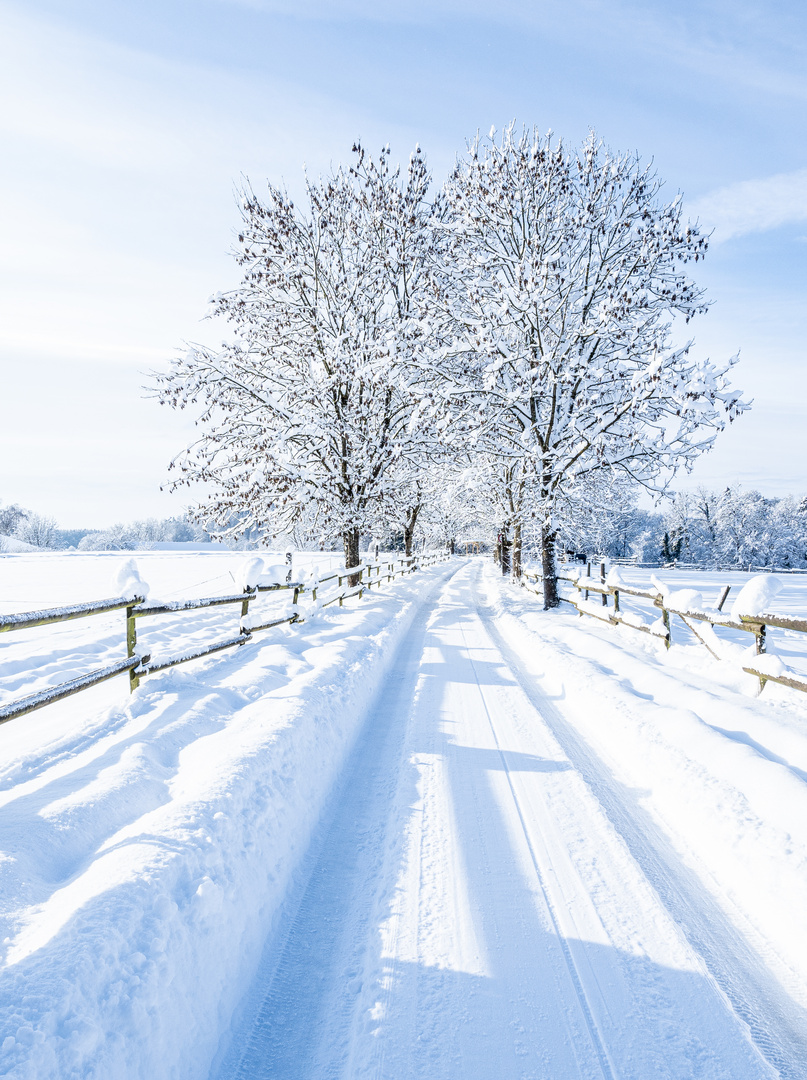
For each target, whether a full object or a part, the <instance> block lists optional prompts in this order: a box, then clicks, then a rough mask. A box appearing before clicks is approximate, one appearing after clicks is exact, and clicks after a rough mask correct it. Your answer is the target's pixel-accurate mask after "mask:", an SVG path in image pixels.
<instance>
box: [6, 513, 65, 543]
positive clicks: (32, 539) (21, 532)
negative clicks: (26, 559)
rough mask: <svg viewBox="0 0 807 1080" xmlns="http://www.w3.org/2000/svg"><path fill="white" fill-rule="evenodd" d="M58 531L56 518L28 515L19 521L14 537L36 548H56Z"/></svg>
mask: <svg viewBox="0 0 807 1080" xmlns="http://www.w3.org/2000/svg"><path fill="white" fill-rule="evenodd" d="M58 531H59V527H58V525H57V524H56V519H55V518H52V517H47V516H46V515H44V514H31V513H27V514H25V516H24V517H23V518H21V519H20V520H19V521H18V523H17V526H16V529H15V530H14V535H15V536H17V537H18V538H19V539H20V540H23V541H24V542H25V543H26V544H33V546H34V547H41V548H49V547H53V546H55V543H56V540H57V534H58Z"/></svg>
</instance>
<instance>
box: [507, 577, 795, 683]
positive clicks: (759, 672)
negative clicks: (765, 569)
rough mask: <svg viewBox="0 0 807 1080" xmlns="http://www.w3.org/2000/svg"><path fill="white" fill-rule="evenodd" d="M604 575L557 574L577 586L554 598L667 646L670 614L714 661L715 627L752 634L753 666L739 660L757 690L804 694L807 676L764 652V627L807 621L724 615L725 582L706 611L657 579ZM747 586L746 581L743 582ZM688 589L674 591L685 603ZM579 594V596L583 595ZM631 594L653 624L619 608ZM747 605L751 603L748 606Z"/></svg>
mask: <svg viewBox="0 0 807 1080" xmlns="http://www.w3.org/2000/svg"><path fill="white" fill-rule="evenodd" d="M608 578H609V579H610V580H609V579H607V578H606V575H605V563H600V579H599V581H597V580H596V579H595V578H592V577H591V563H589V564H588V565H587V567H586V574H585V576H583V575H582V574H580V575H576V576H574V577H570V576H568V575H565V574H558V580H559V581H564V582H567V583H568V584H570V585H572V586H573V588H574V589H576V590H577V593H578V596H577V597H571V598H570V597H568V596H563V595H561V596H560V597H559V599H560V600H562V601H563V603H565V604H570V605H571V606H572V607H574V608H575V609H576V610H577V612H578V613H579V614H580V615H581V616H582V615H589V616H591V617H592V618H595V619H600V620H601V621H602V622H606V623H608V624H610V625H611V626H620V625H622V626H629V627H631V628H632V629H634V630H641V631H642V632H643V633H646V634H650V635H652V636H653V637H657V638H660V639H661V640H662V641H663V642H664V644H665V645H666V647H667V648H668V649H669V647H670V644H671V641H672V634H671V629H670V616H671V615H675V616H677V617H678V618H679V619H681V621H682V622H683V623H684V625H685V626H686V627H687V628H688V629H689V630H690V631H691V632H692V634H693V635H694V637H695V639H696V640H697V641H698V642H699V643H700V644H701V645H703V646H704V647H705V648H706V649H708V650H709V652H710V653H711V654H712V656H713V657H714V658H715V659H716V660H722V659H724V657H723V656H721V655H720V642H719V639H718V638H717V635H716V634H715V629H716V628H721V627H722V628H723V629H725V630H742V631H744V632H746V633H751V634H753V635H754V639H755V644H756V654H757V656H758V657H759V660H757V661H756V662H755V664H753V665H745V664H743V671H745V672H747V673H748V674H749V675H754V676H756V677H757V678H758V679H759V689H760V693H761V692H762V690H764V688H765V684H766V683H767V682H775V683H780V684H781V685H782V686H789V687H790V688H791V689H793V690H801V691H804V692H807V679H805V678H803V677H800V676H799V675H797V674H796V673H795V672H791V671H788V670H787V669H786V668H785V667H784V665H783V664H782V662H781V661H780V660H779V658H778V657H777V656H775V655H767V652H766V650H767V630H768V628H769V627H776V628H779V629H782V630H790V631H797V632H800V633H807V619H803V618H797V617H794V616H792V615H776V614H774V613H772V612H768V611H755V612H754V614H741V613H737V614H736V615H734V614H732V615H727V614H724V613H723V605H724V604H725V602H726V599H727V597H728V595H729V592H730V591H731V585H725V586H724V587H723V589H722V591H721V593H720V597H719V599H718V602H717V604H716V605H715V607H714V608H713V609H712V610H709V611H706V610H701V609H699V608H696V607H695V606H694V605H690V604H687V603H685V604H684V605H682V604H681V603H680V602H679V603H676V593H674V592H672V591H670V590H668V589H666V587H665V586H664V585H663V584H662V583H661V582H656V581H655V579H654V591H653V592H651V591H649V590H647V589H640V588H637V587H636V586H634V585H629V584H627V583H626V582H624V581H622V580H621V577H620V576H619V572H618V571H616V572H615V571H614V570H612V571H611V574H609V575H608ZM540 581H541V575H540V574H530V573H525V574H524V575H523V576H522V582H521V583H522V585H523V586H524V587H525V588H527V589H529V590H530V591H531V592H535V593H538V594H539V595H540V589H539V588H537V587H532V586H530V584H529V582H533V585H534V586H538V585H539V583H540ZM749 584H751V583H749ZM689 592H691V590H679V594H678V595H679V596H680V598H681V599H682V600H684V601H686V597H687V593H689ZM589 593H594V594H595V595H599V596H600V598H601V600H600V604H597V603H596V602H594V601H591V600H589ZM583 594H585V595H583ZM623 596H632V597H637V598H640V599H644V600H649V601H651V603H652V604H653V606H654V607H655V608H657V609H658V612H659V617H658V618H657V619H656V621H655V622H653V623H650V624H648V623H646V622H645V621H644V619H643V618H642V616H641V615H640V614H637V613H636V612H633V611H624V610H623V609H622V603H621V600H620V597H623ZM609 597H611V600H612V607H610V608H609V607H608V598H609ZM752 606H753V605H752ZM695 623H704V624H706V625H705V626H700V627H698V626H695V625H693V624H695Z"/></svg>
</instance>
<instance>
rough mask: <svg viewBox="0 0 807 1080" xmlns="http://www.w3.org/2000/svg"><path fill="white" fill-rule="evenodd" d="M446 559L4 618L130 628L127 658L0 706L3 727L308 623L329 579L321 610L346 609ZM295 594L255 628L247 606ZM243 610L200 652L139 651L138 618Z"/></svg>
mask: <svg viewBox="0 0 807 1080" xmlns="http://www.w3.org/2000/svg"><path fill="white" fill-rule="evenodd" d="M447 558H448V556H447V555H445V554H436V555H422V556H420V557H412V558H403V559H395V560H392V561H389V562H378V563H362V564H361V565H359V566H353V567H348V568H346V569H339V570H337V571H336V572H334V573H331V574H327V575H325V576H324V577H321V578H319V579H318V580H315V581H314V582H313V583H312V584H309V585H305V584H304V583H303V582H300V581H289V582H286V583H284V584H280V585H256V586H255V587H254V588H251V589H245V590H244V591H243V592H239V593H233V594H230V595H227V596H211V597H205V598H203V599H200V600H176V601H171V602H170V603H165V604H159V603H157V604H147V603H146V601H145V598H144V597H142V596H129V597H127V596H116V597H112V598H111V599H109V600H95V601H91V602H89V603H86V604H72V605H69V606H66V607H58V608H48V609H46V610H42V611H27V612H22V613H20V614H18V615H0V633H3V632H5V631H10V630H25V629H30V628H32V627H38V626H48V625H50V624H51V623H57V622H67V621H69V620H71V619H81V618H86V617H87V616H90V615H102V614H106V613H107V612H110V611H119V610H125V613H126V615H125V620H126V621H125V628H126V658H125V659H123V660H118V661H116V662H115V663H113V664H109V665H107V666H106V667H103V668H99V669H98V670H96V671H91V672H89V673H88V674H86V675H81V676H79V677H78V678H76V679H71V680H69V681H68V682H63V683H59V684H58V685H57V686H50V687H48V688H47V689H46V690H42V691H40V692H39V693H36V694H30V695H29V696H28V697H24V698H20V699H18V700H17V701H11V702H8V703H7V704H5V705H0V724H4V723H6V722H7V721H8V720H12V719H14V718H15V717H17V716H24V715H25V714H26V713H30V712H34V710H36V709H41V708H42V707H43V706H45V705H49V704H51V703H52V702H54V701H61V700H62V699H63V698H66V697H70V695H71V694H77V693H78V692H79V691H81V690H86V689H87V688H88V687H90V686H96V685H97V684H98V683H102V682H105V681H106V680H107V679H111V678H114V676H116V675H121V674H123V673H124V672H128V674H129V691H130V693H131V692H132V691H134V690H136V689H137V687H138V686H139V685H140V681H141V679H143V678H145V677H146V676H147V675H152V674H154V673H155V672H157V671H163V670H164V669H165V668H169V667H174V666H175V665H177V664H185V663H187V662H188V661H189V660H198V659H199V657H202V656H207V655H209V654H210V653H214V652H219V651H221V650H222V649H229V648H232V647H234V646H236V645H243V644H244V643H245V642H247V641H249V640H250V639H251V637H252V635H253V634H256V633H259V632H261V631H263V630H269V629H271V628H272V627H274V626H281V625H282V624H284V623H298V622H304V621H305V620H304V618H303V616H302V615H301V614H300V612H299V610H297V603H298V601H299V598H300V596H301V595H302V594H303V593H305V592H309V593H310V594H311V598H312V600H316V599H317V590H318V589H320V588H321V587H322V585H323V584H325V583H326V582H329V581H336V582H337V590H338V591H337V593H336V595H335V596H331V597H329V598H328V600H327V601H326V602H325V603H323V604H322V605H321V606H322V607H328V606H329V605H330V604H336V603H338V604H339V606H340V607H342V605H343V603H344V601H345V600H347V599H349V598H350V597H352V596H358V597H359V598H361V597H362V595H363V594H364V591H365V589H371V588H373V587H374V586H376V587H377V586H378V585H380V584H381V583H382V582H391V581H394V580H395V578H396V577H400V576H402V575H404V574H411V573H414V572H415V571H416V570H419V569H421V568H422V567H426V566H432V565H434V564H435V563H438V562H443V561H445V559H447ZM356 576H358V578H359V582H358V584H357V585H354V586H352V587H348V588H343V583H344V581H345V579H346V578H350V577H356ZM283 591H287V592H289V593H291V594H292V599H291V606H292V609H293V610H292V612H291V614H290V615H287V616H284V617H283V618H275V619H270V620H268V621H267V622H261V623H257V624H252V623H250V622H249V605H250V603H251V602H252V601H253V600H255V599H256V598H257V597H258V595H259V594H260V593H268V592H283ZM237 604H240V606H241V621H240V624H239V631H238V633H237V634H235V635H231V636H230V637H227V638H224V639H223V640H220V641H216V642H214V643H213V644H212V645H203V646H201V647H199V648H193V649H189V650H187V651H185V652H183V653H178V654H176V655H173V656H168V657H163V658H158V659H157V660H152V658H151V654H150V653H148V652H144V651H138V647H137V621H138V619H145V618H151V617H153V616H157V615H168V614H176V613H177V612H183V611H198V610H199V609H201V608H210V607H220V606H228V605H237Z"/></svg>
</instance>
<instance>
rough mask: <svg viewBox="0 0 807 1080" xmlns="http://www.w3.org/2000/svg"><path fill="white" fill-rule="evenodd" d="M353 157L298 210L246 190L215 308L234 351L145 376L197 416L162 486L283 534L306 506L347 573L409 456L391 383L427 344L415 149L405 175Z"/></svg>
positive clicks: (404, 385)
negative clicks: (232, 269)
mask: <svg viewBox="0 0 807 1080" xmlns="http://www.w3.org/2000/svg"><path fill="white" fill-rule="evenodd" d="M354 151H355V154H356V157H355V163H354V165H353V166H352V167H351V168H349V169H343V168H339V169H337V170H336V171H334V172H333V173H332V175H330V176H328V177H327V178H325V179H322V180H320V181H319V182H317V183H315V182H308V183H307V197H308V207H307V209H306V210H305V211H302V210H300V209H299V208H298V207H296V206H295V205H294V203H293V202H292V200H291V199H290V198H289V197H288V196H287V195H286V194H285V193H284V192H283V191H282V190H280V189H279V188H276V187H273V186H271V185H270V186H269V190H268V194H267V197H266V198H265V199H264V200H261V199H259V198H258V197H257V196H256V195H255V194H254V193H253V192H252V191H251V190H250V189H247V190H246V191H245V192H244V195H243V201H242V217H243V224H242V227H241V232H240V235H239V237H238V249H237V252H236V258H237V261H238V263H239V265H240V266H242V267H243V270H244V276H243V281H242V283H241V285H240V286H239V287H238V288H237V289H235V290H234V291H232V292H230V293H226V294H223V295H219V296H218V297H217V298H216V300H215V310H216V312H217V313H218V314H220V315H222V316H224V317H226V318H227V319H228V320H229V321H230V322H231V324H232V325H233V327H234V330H235V340H234V341H233V342H232V343H230V344H226V345H224V346H223V347H222V348H221V349H220V350H218V351H216V350H212V349H208V348H203V347H194V348H191V349H190V350H189V351H188V352H187V354H186V355H184V356H182V357H181V358H179V359H177V360H176V361H175V362H174V364H173V366H172V367H171V369H170V371H169V372H168V373H167V374H166V375H163V376H161V377H158V381H159V383H160V384H161V400H162V401H164V402H167V403H169V404H171V405H172V406H178V407H180V408H182V407H185V406H187V405H192V404H194V403H196V402H201V403H203V406H204V407H203V411H202V414H201V417H200V421H199V424H200V431H201V434H200V438H199V440H198V441H197V442H196V443H195V445H194V446H192V447H191V448H190V449H189V450H188V451H187V452H185V453H184V454H183V455H181V456H180V458H179V459H178V460H177V463H176V464H177V465H178V467H179V470H180V473H181V476H180V478H179V479H178V480H177V481H176V482H175V486H180V485H184V484H193V483H196V482H197V481H202V482H203V483H205V484H206V485H208V486H209V488H211V489H212V490H211V493H210V494H209V496H208V498H207V500H206V502H205V503H204V505H203V508H202V509H201V510H200V513H201V514H202V515H203V516H204V517H206V518H208V519H212V520H213V521H215V522H218V523H219V525H223V526H227V523H228V522H230V521H231V520H232V515H233V514H234V513H237V514H238V528H240V529H244V528H258V529H261V530H264V531H265V532H268V533H272V532H276V531H278V532H286V533H288V532H290V531H291V529H292V528H293V526H294V524H295V521H297V520H298V519H299V517H300V515H301V514H302V513H303V512H304V511H306V510H307V509H309V508H310V507H312V506H313V507H314V508H315V516H316V519H317V527H318V528H320V529H322V530H326V529H327V530H330V531H331V532H332V533H335V534H337V535H341V537H342V538H343V542H344V550H345V560H346V563H347V565H349V566H355V565H356V564H357V563H358V561H359V536H360V533H361V532H362V531H372V529H373V525H374V523H375V522H376V521H377V520H378V518H379V517H380V516H382V515H383V512H384V510H385V508H386V507H388V506H392V505H397V503H396V495H397V492H398V491H399V490H400V487H401V485H405V484H407V483H408V482H409V481H410V479H411V473H412V472H414V471H416V468H417V459H418V456H419V455H420V454H421V451H422V438H421V431H420V428H421V424H420V422H419V420H418V415H419V410H420V409H421V407H422V403H421V401H420V398H419V391H418V387H417V385H415V384H414V383H412V382H411V381H410V380H408V379H407V378H406V376H405V374H404V372H405V370H406V367H407V364H408V362H409V358H410V357H411V356H412V355H413V353H414V352H416V351H417V350H419V349H420V348H421V342H422V337H423V333H424V324H423V321H422V319H421V318H420V317H419V309H418V304H419V302H420V296H419V293H420V292H421V291H422V289H423V288H424V286H425V284H426V278H425V273H424V266H425V256H426V254H427V249H428V244H429V228H428V220H429V208H428V206H427V204H426V201H425V199H426V193H427V188H428V183H429V177H428V174H427V170H426V166H425V163H424V160H423V157H422V155H421V152H420V150H419V148H418V149H417V150H416V151H415V153H414V154H413V155H412V157H411V159H410V162H409V168H408V171H407V173H406V175H405V176H401V174H400V172H399V171H398V170H397V169H393V168H392V167H391V166H390V162H389V151H388V149H385V150H384V151H383V152H382V153H381V155H380V157H379V159H378V161H373V160H372V159H371V158H370V157H369V155H368V154H367V153H366V152H365V150H364V149H363V148H362V147H361V146H357V147H354Z"/></svg>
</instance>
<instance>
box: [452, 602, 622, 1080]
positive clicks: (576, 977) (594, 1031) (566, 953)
mask: <svg viewBox="0 0 807 1080" xmlns="http://www.w3.org/2000/svg"><path fill="white" fill-rule="evenodd" d="M480 621H481V620H480ZM460 629H461V631H462V637H463V641H465V643H466V650H467V652H468V656H469V659H470V663H471V667H472V669H473V672H474V676H475V678H476V685H477V689H478V691H479V697H480V700H481V701H482V707H483V708H484V710H485V715H486V717H487V720H488V724H489V725H490V731H491V735H492V736H493V741H494V743H495V744H496V750H497V751H498V754H499V758H500V760H501V763H502V769H503V771H504V774H505V777H506V778H507V786H508V787H509V789H510V795H511V796H512V799H513V806H514V808H515V812H516V815H517V816H518V820H519V824H520V825H521V831H522V833H523V834H524V842H525V843H526V845H527V849H528V851H529V853H530V859H531V860H532V865H533V869H534V870H535V877H536V879H537V881H538V886H539V888H540V890H541V896H542V897H543V900H544V903H545V904H546V910H547V912H548V914H549V918H550V920H551V922H552V926H553V928H554V931H555V934H556V935H557V939H558V942H559V944H560V947H561V950H562V952H563V958H564V960H565V962H566V967H567V969H568V972H569V977H570V979H571V982H572V985H573V986H574V989H575V993H576V994H577V999H578V1001H579V1003H580V1010H581V1012H582V1013H583V1017H584V1019H585V1022H586V1027H587V1028H588V1034H589V1037H590V1039H591V1045H592V1046H593V1048H594V1052H595V1053H596V1055H597V1059H598V1062H599V1066H600V1071H601V1073H602V1076H603V1080H614V1072H613V1069H612V1067H611V1061H610V1058H609V1055H608V1051H607V1049H606V1046H605V1043H604V1042H603V1039H602V1036H601V1034H600V1031H599V1028H598V1026H597V1023H596V1021H595V1019H594V1014H593V1012H592V1009H591V1005H590V1003H589V1000H588V995H587V994H586V991H585V989H584V986H583V982H582V980H581V978H580V972H579V971H578V970H577V965H576V964H575V962H574V957H573V956H572V953H571V950H570V949H569V943H568V941H567V940H566V937H565V935H564V934H563V931H562V929H561V926H560V922H559V920H558V915H557V911H556V908H555V903H554V900H553V899H552V896H551V893H550V890H549V888H548V887H547V882H546V878H545V877H544V874H543V873H542V872H541V867H540V864H539V861H538V856H537V855H536V852H535V847H534V846H533V843H532V839H531V838H530V833H529V830H528V828H527V823H526V821H525V819H524V812H523V810H522V807H521V803H520V801H519V798H518V795H517V794H516V789H515V786H514V784H513V777H512V775H511V773H510V769H509V767H508V765H507V759H506V757H505V755H504V754H503V752H502V747H501V743H500V741H499V736H498V734H497V732H496V726H495V724H494V723H493V717H492V716H491V713H490V709H489V708H488V705H487V702H486V700H485V692H484V690H483V689H482V684H481V682H480V679H479V675H478V672H477V668H476V664H475V663H474V661H473V657H472V655H471V649H470V648H469V647H468V644H467V638H466V634H465V623H464V621H463V622H462V623H460Z"/></svg>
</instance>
